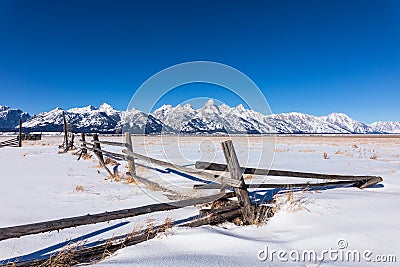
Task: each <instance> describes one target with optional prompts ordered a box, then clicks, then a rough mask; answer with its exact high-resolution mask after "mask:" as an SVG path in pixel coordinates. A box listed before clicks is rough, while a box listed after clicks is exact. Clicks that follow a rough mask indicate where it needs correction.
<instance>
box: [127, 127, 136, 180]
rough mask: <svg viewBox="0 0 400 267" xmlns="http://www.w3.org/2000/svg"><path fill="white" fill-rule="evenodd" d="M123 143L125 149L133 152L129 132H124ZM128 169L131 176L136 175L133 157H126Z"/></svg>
mask: <svg viewBox="0 0 400 267" xmlns="http://www.w3.org/2000/svg"><path fill="white" fill-rule="evenodd" d="M125 143H126V149H127V150H128V151H129V152H133V146H132V138H131V133H130V132H127V133H125ZM128 170H129V173H130V174H131V176H136V168H135V162H134V159H133V157H129V158H128Z"/></svg>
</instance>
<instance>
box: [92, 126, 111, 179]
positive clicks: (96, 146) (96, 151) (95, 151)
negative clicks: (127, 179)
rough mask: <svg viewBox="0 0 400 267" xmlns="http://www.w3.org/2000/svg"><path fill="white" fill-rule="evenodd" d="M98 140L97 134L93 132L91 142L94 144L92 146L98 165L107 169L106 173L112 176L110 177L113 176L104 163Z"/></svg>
mask: <svg viewBox="0 0 400 267" xmlns="http://www.w3.org/2000/svg"><path fill="white" fill-rule="evenodd" d="M95 141H97V142H95ZM98 141H99V135H98V134H93V144H94V146H93V147H94V148H95V150H94V151H93V152H94V154H95V155H96V157H97V158H98V159H99V163H100V165H101V166H102V167H103V168H104V169H105V170H106V171H107V173H108V174H109V175H110V177H111V178H112V177H114V174H113V173H112V172H111V171H110V170H109V169H108V168H107V166H106V163H105V162H104V158H103V153H101V146H100V143H99V142H98Z"/></svg>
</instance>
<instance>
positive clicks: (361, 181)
mask: <svg viewBox="0 0 400 267" xmlns="http://www.w3.org/2000/svg"><path fill="white" fill-rule="evenodd" d="M195 168H196V169H202V170H213V171H226V170H227V165H226V164H221V163H212V162H204V161H197V162H196V164H195ZM241 172H242V173H243V174H255V175H268V176H285V177H296V178H312V179H323V180H344V181H349V183H350V181H352V182H353V183H354V182H358V183H354V184H357V185H358V187H359V188H365V187H367V186H370V185H373V184H376V183H379V182H382V181H383V178H382V177H380V176H366V175H364V176H356V175H337V174H322V173H309V172H295V171H282V170H268V169H260V168H248V167H241ZM263 188H265V187H263Z"/></svg>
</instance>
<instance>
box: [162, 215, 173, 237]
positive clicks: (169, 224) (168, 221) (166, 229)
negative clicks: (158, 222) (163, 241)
mask: <svg viewBox="0 0 400 267" xmlns="http://www.w3.org/2000/svg"><path fill="white" fill-rule="evenodd" d="M172 225H173V220H172V219H171V218H170V217H167V218H165V220H164V223H163V225H162V226H161V231H162V232H163V233H164V236H168V235H169V234H170V232H171V229H172Z"/></svg>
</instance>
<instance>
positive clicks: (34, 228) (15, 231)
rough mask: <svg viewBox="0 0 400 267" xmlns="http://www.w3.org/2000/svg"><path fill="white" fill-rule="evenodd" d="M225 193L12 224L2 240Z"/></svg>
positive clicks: (1, 231)
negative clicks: (23, 223)
mask: <svg viewBox="0 0 400 267" xmlns="http://www.w3.org/2000/svg"><path fill="white" fill-rule="evenodd" d="M224 196H225V194H216V195H211V196H206V197H199V198H192V199H185V200H180V201H175V202H169V203H159V204H151V205H146V206H142V207H137V208H131V209H123V210H117V211H111V212H103V213H98V214H92V215H90V214H88V215H83V216H77V217H70V218H64V219H59V220H53V221H46V222H39V223H32V224H26V225H19V226H12V227H5V228H0V240H4V239H9V238H17V237H21V236H25V235H32V234H38V233H43V232H49V231H54V230H61V229H65V228H71V227H76V226H80V225H87V224H95V223H100V222H107V221H111V220H117V219H123V218H128V217H134V216H138V215H142V214H147V213H151V212H156V211H164V210H173V209H179V208H183V207H187V206H193V205H200V204H206V203H209V202H212V201H214V200H216V199H219V198H221V197H224Z"/></svg>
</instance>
